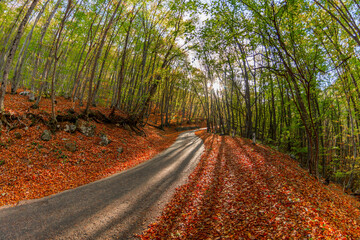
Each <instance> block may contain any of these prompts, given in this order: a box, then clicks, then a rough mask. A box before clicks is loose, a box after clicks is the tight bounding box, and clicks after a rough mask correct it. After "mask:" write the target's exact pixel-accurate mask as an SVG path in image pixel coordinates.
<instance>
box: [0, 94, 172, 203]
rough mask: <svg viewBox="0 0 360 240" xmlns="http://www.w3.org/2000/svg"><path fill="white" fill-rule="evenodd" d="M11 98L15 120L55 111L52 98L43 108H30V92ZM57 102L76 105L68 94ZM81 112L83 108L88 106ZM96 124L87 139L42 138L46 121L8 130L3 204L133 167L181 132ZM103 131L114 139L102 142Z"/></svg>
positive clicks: (3, 141) (1, 148)
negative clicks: (141, 133) (142, 133)
mask: <svg viewBox="0 0 360 240" xmlns="http://www.w3.org/2000/svg"><path fill="white" fill-rule="evenodd" d="M5 101H6V111H7V113H10V114H12V115H13V116H14V119H16V117H17V116H24V115H25V114H26V113H29V112H31V113H33V114H37V115H40V116H41V115H43V116H44V117H46V116H48V113H49V112H50V106H51V105H50V100H49V99H43V100H42V101H41V103H40V109H37V110H33V109H31V108H30V106H31V105H32V104H33V103H30V102H28V101H27V98H26V97H24V96H20V95H6V100H5ZM57 101H58V103H57V106H56V110H57V112H58V114H63V113H64V112H65V111H66V109H69V108H70V107H71V102H69V101H67V100H65V99H63V98H58V99H57ZM75 110H76V111H77V112H80V111H81V110H82V109H79V108H76V109H75ZM93 110H100V111H101V112H103V113H105V114H107V113H108V112H109V109H105V108H101V107H98V108H96V109H93ZM106 111H108V112H106ZM22 121H24V123H25V125H27V126H29V125H30V122H31V121H30V120H29V119H25V120H22ZM26 121H28V122H26ZM91 124H95V125H96V130H95V132H96V134H95V136H94V137H86V136H85V135H83V134H81V133H80V132H76V133H73V134H70V133H67V132H65V131H58V132H57V133H56V134H55V135H53V138H52V140H50V141H49V142H45V141H42V140H41V139H40V136H41V133H42V132H43V131H44V130H45V129H46V126H45V125H44V124H36V125H35V126H32V127H29V128H25V127H22V128H20V129H14V130H12V131H7V130H6V129H5V128H4V129H2V131H1V136H0V206H3V205H9V204H17V203H18V202H19V201H21V200H26V199H35V198H41V197H44V196H48V195H51V194H54V193H58V192H61V191H64V190H67V189H71V188H75V187H78V186H81V185H84V184H86V183H90V182H93V181H95V180H98V179H101V178H104V177H107V176H109V175H111V174H114V173H116V172H119V171H122V170H125V169H128V168H131V167H133V166H135V165H137V164H139V163H141V162H144V161H146V160H148V159H150V158H151V157H153V156H154V155H156V154H157V153H159V152H161V151H162V150H164V149H166V148H167V147H169V146H170V145H171V144H172V143H173V142H174V141H175V139H176V137H177V135H178V133H176V132H175V131H173V130H170V131H167V132H166V133H164V132H161V131H158V130H156V129H154V128H152V127H146V128H145V129H144V130H145V133H146V135H147V136H146V137H145V136H138V135H136V134H134V133H133V132H131V131H128V130H125V129H123V128H121V127H116V126H115V125H114V124H112V125H106V124H99V123H96V122H92V123H91ZM62 127H63V126H62ZM18 133H19V134H20V135H21V138H20V139H18V138H16V136H15V134H18ZM100 133H105V134H106V135H107V136H108V138H109V139H110V140H112V142H111V143H110V144H109V145H107V146H101V145H100V144H99V142H100V137H99V134H100ZM67 142H76V147H77V150H76V151H75V152H71V151H68V150H66V148H65V144H66V143H67ZM119 147H122V148H123V150H124V151H123V152H122V153H119V152H118V151H117V150H118V148H119Z"/></svg>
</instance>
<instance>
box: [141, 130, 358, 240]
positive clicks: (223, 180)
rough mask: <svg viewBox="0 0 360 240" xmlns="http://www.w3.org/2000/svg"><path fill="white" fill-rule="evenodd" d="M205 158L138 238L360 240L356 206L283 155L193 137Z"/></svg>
mask: <svg viewBox="0 0 360 240" xmlns="http://www.w3.org/2000/svg"><path fill="white" fill-rule="evenodd" d="M197 134H198V135H199V136H200V137H201V138H202V139H203V141H204V143H205V148H206V151H205V153H204V154H203V156H202V158H201V160H200V163H199V164H198V166H197V168H196V169H195V171H194V172H193V173H192V174H191V175H190V177H189V179H188V183H187V184H185V185H183V186H181V187H179V188H178V189H177V191H176V193H175V195H174V197H173V198H172V200H171V201H170V203H169V204H168V205H167V207H166V208H165V209H164V211H163V214H162V216H161V217H160V218H159V219H158V221H157V222H156V223H154V224H152V225H151V226H150V227H149V229H147V230H146V231H145V232H144V233H143V235H142V236H140V237H141V238H142V239H359V237H360V224H359V223H360V211H359V207H360V204H359V202H358V201H356V200H355V199H354V198H352V197H351V196H348V195H345V194H343V193H342V191H341V190H340V189H338V188H337V187H336V186H335V185H332V184H330V185H329V186H325V185H323V184H322V183H320V182H318V181H316V180H315V179H314V178H313V177H311V176H309V174H308V173H307V172H306V171H304V170H303V169H301V168H300V167H299V165H298V163H297V162H296V161H294V160H292V159H290V158H289V157H288V156H287V155H285V154H281V153H279V152H277V151H274V150H272V149H271V148H268V147H265V146H263V145H256V146H254V145H252V144H251V142H250V141H249V140H244V139H241V138H231V137H229V136H218V135H211V134H208V133H205V132H203V131H202V132H198V133H197Z"/></svg>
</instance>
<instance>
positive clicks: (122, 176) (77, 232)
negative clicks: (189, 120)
mask: <svg viewBox="0 0 360 240" xmlns="http://www.w3.org/2000/svg"><path fill="white" fill-rule="evenodd" d="M203 151H204V147H203V142H202V140H201V139H200V138H198V137H197V136H196V135H195V134H194V131H190V132H186V133H182V134H181V135H180V136H179V137H178V139H177V140H176V142H175V143H174V144H173V145H172V146H171V147H170V148H168V149H167V150H165V151H164V152H162V153H160V154H158V155H157V156H156V157H154V158H153V159H151V160H149V161H147V162H145V163H143V164H140V165H138V166H136V167H134V168H132V169H129V170H127V171H124V172H122V173H119V174H115V175H113V176H111V177H108V178H105V179H102V180H99V181H96V182H93V183H90V184H87V185H84V186H82V187H79V188H76V189H72V190H68V191H65V192H62V193H59V194H55V195H52V196H49V197H45V198H42V199H37V200H31V201H27V202H25V203H24V204H21V205H18V206H16V207H5V208H0V239H6V240H10V239H133V238H134V233H140V232H141V231H142V230H143V229H144V228H145V227H146V226H147V225H148V224H149V223H151V222H152V221H153V220H154V219H155V217H156V216H157V215H158V214H159V213H160V211H161V209H162V208H163V207H164V205H165V204H166V202H167V200H168V199H169V198H170V197H171V196H172V194H173V192H174V190H175V188H176V187H177V186H179V185H181V184H183V183H184V182H185V180H186V179H187V176H188V175H189V174H190V173H191V172H192V170H193V169H194V168H195V166H196V164H197V163H198V160H199V158H200V155H201V154H202V152H203Z"/></svg>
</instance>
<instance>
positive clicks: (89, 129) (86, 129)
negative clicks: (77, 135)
mask: <svg viewBox="0 0 360 240" xmlns="http://www.w3.org/2000/svg"><path fill="white" fill-rule="evenodd" d="M77 128H78V129H79V131H80V132H81V133H82V134H84V135H85V136H87V137H93V136H94V135H95V128H96V126H95V125H90V124H89V123H88V122H86V121H83V120H78V122H77Z"/></svg>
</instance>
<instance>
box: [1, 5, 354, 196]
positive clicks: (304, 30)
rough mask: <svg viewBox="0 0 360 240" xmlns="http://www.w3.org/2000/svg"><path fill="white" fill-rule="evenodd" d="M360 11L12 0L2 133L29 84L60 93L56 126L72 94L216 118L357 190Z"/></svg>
mask: <svg viewBox="0 0 360 240" xmlns="http://www.w3.org/2000/svg"><path fill="white" fill-rule="evenodd" d="M359 15H360V4H359V2H358V1H355V0H284V1H277V0H256V1H250V0H239V1H232V0H229V1H226V0H212V1H198V0H156V1H147V0H130V1H123V0H119V1H109V0H91V1H84V0H67V1H62V0H23V1H20V0H17V1H13V0H2V1H0V42H1V44H0V72H1V74H0V79H1V82H2V84H1V89H0V111H1V115H2V118H1V121H2V131H6V129H8V130H9V128H11V124H10V123H9V122H8V121H9V119H8V118H7V117H8V116H9V111H11V109H10V107H9V105H8V102H7V101H6V99H5V95H6V94H19V92H20V91H22V93H23V94H24V93H26V94H28V99H29V101H31V102H32V105H31V108H33V109H37V108H39V106H40V105H39V104H40V103H41V101H43V100H44V99H46V98H49V99H51V113H50V117H49V122H51V123H55V125H56V123H57V122H59V121H61V120H62V119H63V116H58V111H57V108H58V107H59V106H57V104H56V103H57V100H56V99H57V98H59V97H64V98H66V99H69V101H71V103H72V108H75V106H81V107H82V114H83V116H85V117H87V116H89V114H90V115H91V114H92V112H91V108H92V107H93V106H102V107H105V108H107V109H109V114H108V115H106V116H105V114H103V115H102V117H103V118H106V119H110V120H111V119H117V120H118V118H116V117H114V116H115V115H116V114H117V112H118V111H121V112H125V113H126V116H127V120H126V121H125V122H126V124H128V125H131V126H132V128H134V129H140V128H141V127H142V126H144V125H146V124H151V125H154V126H156V127H157V128H160V129H162V128H163V127H165V126H168V125H170V124H171V123H177V124H181V123H194V122H197V121H201V120H205V121H206V126H207V129H208V131H209V132H213V133H218V134H222V135H230V136H241V137H244V138H252V137H253V135H255V136H256V139H257V141H261V142H262V143H264V144H266V145H269V146H271V147H273V148H275V149H277V150H279V151H282V152H286V153H289V154H291V155H292V156H293V158H295V159H297V160H298V161H299V162H300V164H301V166H302V167H303V168H306V169H308V170H309V172H310V174H312V175H313V176H315V177H317V178H319V179H320V178H322V179H325V180H324V181H327V182H329V181H333V182H337V183H339V184H341V185H342V186H343V188H344V189H345V190H351V191H353V192H358V191H360V166H359V163H360V161H359V154H358V149H359V143H360V142H359V141H360V131H359V130H360V129H359V128H360V125H359V124H360V89H359V84H360V80H359V77H360V70H359V68H360V62H359V58H360V56H359V53H360V28H359V19H360V16H359ZM24 89H25V90H26V91H25V92H23V90H24ZM40 107H41V106H40ZM151 115H156V116H158V118H156V120H155V121H150V120H149V119H150V116H151ZM111 117H113V118H111ZM11 130H12V129H11Z"/></svg>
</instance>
